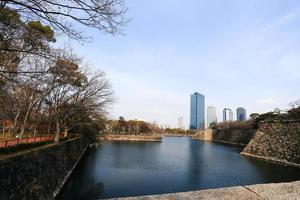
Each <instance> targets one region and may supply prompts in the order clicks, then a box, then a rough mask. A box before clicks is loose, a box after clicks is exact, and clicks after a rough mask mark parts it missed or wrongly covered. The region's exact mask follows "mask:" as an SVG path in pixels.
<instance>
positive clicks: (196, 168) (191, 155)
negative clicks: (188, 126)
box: [58, 137, 300, 200]
mask: <svg viewBox="0 0 300 200" xmlns="http://www.w3.org/2000/svg"><path fill="white" fill-rule="evenodd" d="M240 151H241V148H238V147H232V146H228V145H224V144H220V143H210V142H202V141H195V140H192V139H191V138H189V137H165V138H164V141H163V142H154V143H151V142H149V143H133V142H107V143H104V144H101V145H100V146H99V148H98V149H96V150H89V152H87V154H86V155H85V156H84V158H83V160H82V161H81V162H80V164H79V165H78V166H77V168H76V169H75V171H74V173H73V174H72V175H71V177H70V179H69V180H68V182H67V183H66V185H65V187H64V188H63V190H62V191H61V193H60V195H59V196H58V199H87V200H89V199H100V198H111V197H124V196H138V195H148V194H162V193H170V192H182V191H191V190H200V189H208V188H219V187H228V186H238V185H248V184H255V183H271V182H283V181H293V180H300V170H299V169H297V168H291V167H283V166H279V165H274V164H270V163H266V162H263V161H257V160H253V159H249V158H246V157H243V156H241V155H240V154H239V153H240Z"/></svg>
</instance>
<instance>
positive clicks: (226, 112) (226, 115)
mask: <svg viewBox="0 0 300 200" xmlns="http://www.w3.org/2000/svg"><path fill="white" fill-rule="evenodd" d="M230 121H233V112H232V110H231V109H229V108H224V109H223V122H230Z"/></svg>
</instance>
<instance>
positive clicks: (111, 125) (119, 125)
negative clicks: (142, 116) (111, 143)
mask: <svg viewBox="0 0 300 200" xmlns="http://www.w3.org/2000/svg"><path fill="white" fill-rule="evenodd" d="M106 131H107V132H108V133H114V134H116V133H117V134H135V135H139V134H150V133H151V134H153V133H161V132H162V129H161V128H160V127H158V125H157V124H155V123H148V122H145V121H142V120H128V121H126V120H125V119H124V117H122V116H120V117H119V120H108V121H107V122H106Z"/></svg>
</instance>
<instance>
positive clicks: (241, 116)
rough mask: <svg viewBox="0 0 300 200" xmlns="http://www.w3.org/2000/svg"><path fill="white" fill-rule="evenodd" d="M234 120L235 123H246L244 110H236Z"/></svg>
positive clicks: (240, 108)
mask: <svg viewBox="0 0 300 200" xmlns="http://www.w3.org/2000/svg"><path fill="white" fill-rule="evenodd" d="M236 120H237V121H246V109H245V108H242V107H239V108H237V109H236Z"/></svg>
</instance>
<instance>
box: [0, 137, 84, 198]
mask: <svg viewBox="0 0 300 200" xmlns="http://www.w3.org/2000/svg"><path fill="white" fill-rule="evenodd" d="M88 144H89V143H88V141H87V140H86V139H84V138H73V139H70V140H67V141H64V142H61V143H60V144H51V145H47V146H44V147H40V148H36V149H32V150H29V151H26V152H23V153H19V154H17V155H13V156H10V157H7V158H3V159H1V160H0V199H1V200H7V199H9V200H10V199H11V200H12V199H14V200H16V199H54V198H55V196H56V195H57V193H58V192H59V190H60V189H61V187H62V186H63V184H64V183H65V181H66V180H67V178H68V176H69V175H70V174H71V172H72V170H73V169H74V167H75V166H76V164H77V163H78V161H79V160H80V158H81V156H82V155H83V153H84V152H85V150H86V148H87V147H88Z"/></svg>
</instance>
